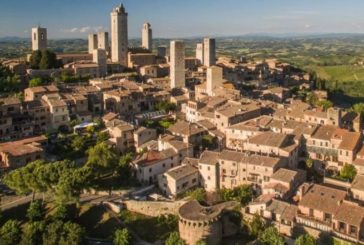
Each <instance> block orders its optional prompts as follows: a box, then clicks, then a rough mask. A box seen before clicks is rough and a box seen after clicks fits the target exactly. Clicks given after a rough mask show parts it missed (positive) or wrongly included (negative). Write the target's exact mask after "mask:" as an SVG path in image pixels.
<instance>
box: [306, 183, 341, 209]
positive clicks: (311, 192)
mask: <svg viewBox="0 0 364 245" xmlns="http://www.w3.org/2000/svg"><path fill="white" fill-rule="evenodd" d="M345 197H346V191H342V190H339V189H335V188H331V187H327V186H323V185H318V184H313V185H311V186H309V187H308V189H307V190H306V192H305V193H304V194H303V197H302V200H301V201H300V202H299V206H304V207H308V208H312V209H315V210H319V211H322V212H325V213H329V214H334V213H336V211H337V209H338V207H339V206H338V203H339V202H340V201H343V200H344V199H345Z"/></svg>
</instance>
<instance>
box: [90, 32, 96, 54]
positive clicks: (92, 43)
mask: <svg viewBox="0 0 364 245" xmlns="http://www.w3.org/2000/svg"><path fill="white" fill-rule="evenodd" d="M95 49H97V35H96V34H94V33H90V34H88V53H89V54H92V53H93V52H94V50H95Z"/></svg>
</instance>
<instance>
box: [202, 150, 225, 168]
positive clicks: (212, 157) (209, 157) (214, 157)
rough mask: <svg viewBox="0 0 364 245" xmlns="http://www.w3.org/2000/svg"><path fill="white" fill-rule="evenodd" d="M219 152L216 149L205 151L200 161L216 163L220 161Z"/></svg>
mask: <svg viewBox="0 0 364 245" xmlns="http://www.w3.org/2000/svg"><path fill="white" fill-rule="evenodd" d="M219 154H220V153H219V152H215V151H204V152H203V153H202V154H201V156H200V160H199V163H202V164H210V165H216V164H217V162H218V157H219Z"/></svg>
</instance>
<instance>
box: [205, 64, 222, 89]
mask: <svg viewBox="0 0 364 245" xmlns="http://www.w3.org/2000/svg"><path fill="white" fill-rule="evenodd" d="M222 73H223V71H222V68H221V67H218V66H210V67H208V68H207V74H206V76H207V77H206V92H207V94H208V95H209V96H213V92H214V90H215V89H216V88H218V87H222V85H223V82H224V80H223V75H222Z"/></svg>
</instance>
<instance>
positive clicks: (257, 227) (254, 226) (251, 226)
mask: <svg viewBox="0 0 364 245" xmlns="http://www.w3.org/2000/svg"><path fill="white" fill-rule="evenodd" d="M264 229H265V224H264V222H263V220H262V218H261V217H260V216H259V214H254V216H253V218H252V220H251V221H250V222H249V223H248V230H249V234H250V235H252V236H254V237H258V236H259V234H260V233H261V232H262V231H263V230H264Z"/></svg>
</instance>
